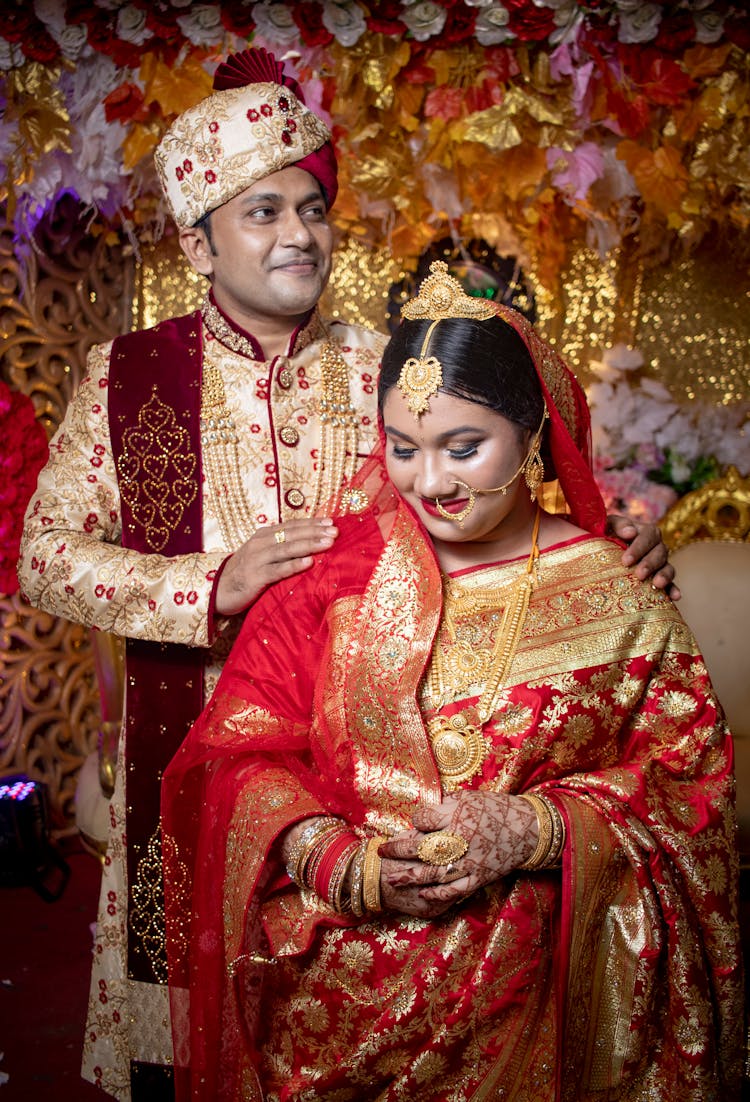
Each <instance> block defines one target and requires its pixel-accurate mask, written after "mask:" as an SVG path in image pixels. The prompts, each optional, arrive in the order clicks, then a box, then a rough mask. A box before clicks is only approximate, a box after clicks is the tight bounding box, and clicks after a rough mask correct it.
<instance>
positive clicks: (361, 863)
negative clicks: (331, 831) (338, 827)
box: [349, 842, 367, 918]
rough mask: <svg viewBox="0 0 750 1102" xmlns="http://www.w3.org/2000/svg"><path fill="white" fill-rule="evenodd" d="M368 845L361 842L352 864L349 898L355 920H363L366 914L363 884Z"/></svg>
mask: <svg viewBox="0 0 750 1102" xmlns="http://www.w3.org/2000/svg"><path fill="white" fill-rule="evenodd" d="M366 848H367V843H366V842H361V843H360V846H359V849H358V850H357V852H356V853H355V855H354V860H353V861H352V864H351V870H352V871H351V878H350V881H349V896H350V902H351V908H352V914H353V915H354V917H355V918H361V917H362V915H363V914H364V912H365V905H364V897H363V882H364V875H365V853H366Z"/></svg>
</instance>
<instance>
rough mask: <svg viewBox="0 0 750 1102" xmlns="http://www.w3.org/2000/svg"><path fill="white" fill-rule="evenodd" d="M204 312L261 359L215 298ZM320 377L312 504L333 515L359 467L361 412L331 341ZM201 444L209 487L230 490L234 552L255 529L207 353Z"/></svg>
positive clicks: (224, 498) (226, 506)
mask: <svg viewBox="0 0 750 1102" xmlns="http://www.w3.org/2000/svg"><path fill="white" fill-rule="evenodd" d="M201 313H202V316H203V322H204V324H205V326H206V328H207V329H208V330H209V332H210V333H212V334H213V336H214V337H216V339H217V341H219V342H220V343H221V344H223V345H224V346H225V347H227V348H229V349H231V350H232V351H233V352H236V353H238V354H239V355H242V356H246V357H247V358H248V359H251V360H255V359H256V356H257V352H256V350H255V349H254V347H253V345H252V343H251V341H249V340H248V339H247V338H246V337H244V336H243V335H242V333H239V332H237V330H235V329H233V328H232V326H231V325H230V324H229V322H228V321H227V320H226V319H225V318H224V317H223V315H222V314H221V312H220V311H219V310H218V309H217V307H216V306H215V304H214V303H213V302H212V301H211V299H210V298H208V297H207V298H206V299H205V301H204V303H203V306H202V308H201ZM327 336H328V335H327ZM320 374H321V386H320V393H319V395H318V409H319V420H320V449H319V457H320V458H319V462H318V469H317V472H316V476H315V483H314V486H313V493H312V500H311V501H310V504H309V512H310V513H311V514H312V513H315V512H316V510H318V509H320V508H321V506H324V505H325V506H326V508H327V509H328V510H329V511H333V510H335V509H336V507H337V505H338V504H339V501H340V496H341V492H342V489H343V486H344V485H345V484H346V483H347V482H348V481H350V480H351V478H352V475H353V474H354V471H355V470H356V466H357V462H358V457H357V453H358V436H357V411H356V409H355V408H354V406H353V405H352V402H351V397H350V393H349V369H348V367H347V364H346V361H345V360H344V357H343V356H342V354H341V351H340V349H339V346H338V345H337V344H336V342H335V341H334V340H333V339H332V338H331V337H330V336H328V339H327V340H326V342H325V344H324V345H323V347H322V349H321V352H320ZM201 440H202V444H203V464H204V470H205V474H206V478H207V479H208V481H209V484H210V485H211V486H212V487H217V486H223V487H227V492H225V493H223V494H215V498H216V506H217V512H218V517H219V524H220V527H221V530H222V535H223V538H224V542H225V545H226V546H227V547H228V548H235V547H238V546H239V545H240V544H242V543H243V542H244V541H245V540H246V539H248V538H249V537H250V536H251V535H252V533H253V532H254V531H255V527H256V526H255V522H254V520H253V513H252V510H251V508H250V503H249V502H248V501H247V498H246V496H245V493H244V489H243V486H242V482H241V477H240V472H241V463H240V460H239V452H238V446H239V439H238V436H237V428H236V425H235V421H234V418H233V416H232V413H231V411H230V409H229V406H228V403H227V399H226V393H225V390H224V380H223V378H222V375H221V371H220V369H219V366H218V364H217V363H212V362H211V357H209V355H208V354H204V370H203V387H202V392H201Z"/></svg>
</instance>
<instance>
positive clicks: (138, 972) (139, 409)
mask: <svg viewBox="0 0 750 1102" xmlns="http://www.w3.org/2000/svg"><path fill="white" fill-rule="evenodd" d="M201 361H202V344H201V317H200V312H198V311H196V312H195V313H192V314H188V315H187V316H185V317H179V318H172V319H170V320H168V321H165V322H162V323H161V324H160V325H158V326H156V328H154V329H149V330H144V331H141V332H137V333H129V334H126V335H124V336H121V337H118V338H117V339H116V340H115V342H114V345H113V348H112V356H111V360H110V369H109V427H110V433H111V438H112V448H113V453H114V458H115V463H116V465H117V473H118V483H119V487H120V496H121V501H122V530H123V536H122V542H123V546H125V547H129V548H133V549H135V550H137V551H142V552H145V553H154V552H157V553H159V554H162V555H180V554H185V553H187V552H191V551H200V550H201V546H202V510H201V493H200V486H201V455H200V405H201ZM204 661H205V655H204V652H203V651H202V650H200V649H198V648H192V647H190V648H189V647H186V646H182V645H178V644H175V643H168V642H165V643H154V642H146V641H143V640H139V639H128V640H127V647H126V671H125V672H126V686H127V688H126V716H125V722H126V724H127V726H126V742H125V745H126V762H125V805H126V830H127V861H128V920H129V921H128V976H129V978H131V979H134V980H140V981H145V982H150V983H165V982H166V947H165V944H164V903H163V888H162V877H161V846H160V844H159V835H158V833H157V831H158V826H159V801H160V788H161V775H162V772H163V770H164V769H165V768H166V766H167V764H168V762H169V761H170V759H171V758H172V756H173V755H174V753H175V751H176V750H177V748H178V747H179V745H180V743H181V742H182V740H183V738H184V737H185V734H186V732H187V731H188V730H189V728H190V727H191V726H192V724H193V722H194V721H195V719H196V717H197V716H198V715H199V713H200V711H201V709H202V707H203V667H204Z"/></svg>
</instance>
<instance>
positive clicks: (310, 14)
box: [292, 0, 333, 46]
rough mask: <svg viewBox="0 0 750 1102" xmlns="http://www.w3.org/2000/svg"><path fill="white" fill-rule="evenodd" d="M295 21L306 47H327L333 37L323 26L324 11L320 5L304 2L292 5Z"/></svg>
mask: <svg viewBox="0 0 750 1102" xmlns="http://www.w3.org/2000/svg"><path fill="white" fill-rule="evenodd" d="M292 15H293V16H294V21H295V23H296V24H297V26H298V27H299V29H300V33H301V35H302V41H303V42H304V43H305V45H306V46H327V45H328V44H329V43H330V42H333V35H332V34H331V32H330V31H329V30H328V29H327V28H326V27H324V26H323V10H322V8H321V6H320V4H311V3H308V2H306V0H305V2H303V3H301V4H294V5H292Z"/></svg>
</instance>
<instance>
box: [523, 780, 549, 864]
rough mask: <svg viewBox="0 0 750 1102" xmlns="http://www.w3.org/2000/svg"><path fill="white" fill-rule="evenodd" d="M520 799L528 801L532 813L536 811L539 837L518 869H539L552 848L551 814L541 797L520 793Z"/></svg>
mask: <svg viewBox="0 0 750 1102" xmlns="http://www.w3.org/2000/svg"><path fill="white" fill-rule="evenodd" d="M521 799H522V800H528V802H529V803H530V804H531V806H532V807H533V808H534V811H536V818H537V823H538V825H539V837H538V838H537V842H536V849H535V850H534V852H533V853H532V855H531V857H529V858H527V860H526V861H524V862H523V864H521V865H519V866H518V868H519V869H524V870H527V871H528V870H533V869H540V868H542V866H543V865H544V862H545V861H546V860H547V858H548V857H549V852H550V849H551V847H552V838H553V835H554V826H553V819H552V813H551V812H550V809H549V804H548V803H547V801H546V800H544V799H542V797H541V796H534V795H532V794H531V793H530V792H522V793H521Z"/></svg>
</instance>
